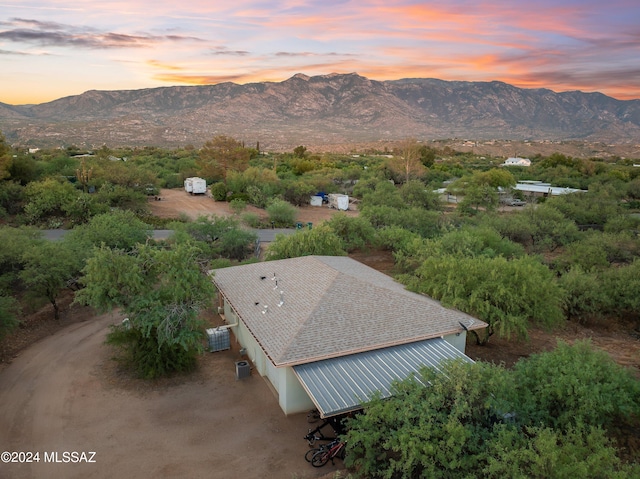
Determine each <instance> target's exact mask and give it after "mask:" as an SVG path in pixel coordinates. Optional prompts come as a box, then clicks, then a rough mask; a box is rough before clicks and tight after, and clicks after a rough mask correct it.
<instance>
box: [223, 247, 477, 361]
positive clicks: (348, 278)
mask: <svg viewBox="0 0 640 479" xmlns="http://www.w3.org/2000/svg"><path fill="white" fill-rule="evenodd" d="M213 281H214V283H215V284H216V286H217V287H218V289H219V290H220V292H221V294H222V295H223V296H224V297H225V298H226V300H227V302H228V303H229V304H230V305H231V307H232V308H233V309H234V310H235V311H236V312H237V314H238V315H239V316H240V318H241V319H242V321H243V322H244V323H245V325H246V326H247V328H248V329H249V330H250V331H251V333H252V334H253V336H254V337H255V338H256V340H257V341H258V342H259V343H260V345H261V346H262V348H263V349H264V351H265V352H266V354H267V355H268V356H269V357H270V358H271V360H272V361H273V363H274V364H275V365H276V366H284V365H295V364H304V363H308V362H311V361H317V360H321V359H327V358H332V357H339V356H344V355H348V354H353V353H357V352H362V351H369V350H373V349H379V348H383V347H388V346H393V345H397V344H406V343H411V342H414V341H420V340H424V339H430V338H434V337H439V336H443V335H446V334H452V333H455V332H459V331H462V326H461V325H460V322H462V323H463V324H464V325H465V326H466V327H467V328H468V329H479V328H483V327H485V326H486V324H485V323H483V322H482V321H480V320H478V319H475V318H473V317H471V316H469V315H467V314H465V313H462V312H460V311H457V310H453V309H448V308H445V307H443V306H442V305H441V304H440V303H439V302H438V301H435V300H433V299H431V298H429V297H427V296H424V295H421V294H417V293H413V292H411V291H407V290H406V289H405V288H404V286H403V285H401V284H400V283H397V282H396V281H394V280H393V279H392V278H391V277H389V276H387V275H385V274H383V273H380V272H378V271H376V270H375V269H373V268H370V267H368V266H366V265H364V264H362V263H359V262H358V261H356V260H353V259H351V258H348V257H345V256H303V257H300V258H291V259H284V260H277V261H268V262H262V263H254V264H249V265H243V266H233V267H229V268H223V269H217V270H215V271H214V276H213ZM281 292H282V293H281ZM281 301H282V303H283V304H282V305H280V306H279V305H278V304H279V303H280V302H281ZM265 306H266V309H265Z"/></svg>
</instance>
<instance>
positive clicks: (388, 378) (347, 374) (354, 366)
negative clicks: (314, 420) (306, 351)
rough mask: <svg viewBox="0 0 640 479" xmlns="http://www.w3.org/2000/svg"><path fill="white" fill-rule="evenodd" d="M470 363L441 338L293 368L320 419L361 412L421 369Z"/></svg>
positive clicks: (386, 395)
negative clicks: (447, 363)
mask: <svg viewBox="0 0 640 479" xmlns="http://www.w3.org/2000/svg"><path fill="white" fill-rule="evenodd" d="M451 359H462V360H464V361H467V362H470V363H472V362H473V360H472V359H471V358H469V357H468V356H466V355H465V354H463V353H461V352H460V351H458V350H457V349H456V348H455V347H454V346H452V345H451V344H449V343H448V342H447V341H445V340H444V339H442V338H434V339H428V340H425V341H418V342H415V343H410V344H403V345H400V346H393V347H389V348H384V349H378V350H374V351H367V352H363V353H357V354H352V355H349V356H343V357H339V358H331V359H325V360H323V361H316V362H313V363H307V364H301V365H298V366H294V367H293V370H294V371H295V373H296V375H297V376H298V379H299V380H300V383H301V384H302V386H303V387H304V389H305V390H306V391H307V393H308V394H309V397H310V398H311V400H312V401H313V402H314V403H315V405H316V407H317V408H318V411H319V412H320V414H321V416H322V417H330V416H335V415H337V414H342V413H345V412H349V411H354V410H357V409H360V408H361V404H362V403H364V402H367V401H368V400H370V399H371V398H372V396H373V395H374V394H375V393H380V395H381V397H383V398H385V397H390V396H391V395H392V391H391V385H392V383H393V382H394V381H396V380H403V379H406V378H407V377H409V376H410V375H411V374H412V373H415V374H416V376H418V375H419V372H420V369H422V368H423V367H425V366H426V367H429V368H434V369H436V370H439V369H440V368H439V365H440V363H441V362H442V361H444V360H451Z"/></svg>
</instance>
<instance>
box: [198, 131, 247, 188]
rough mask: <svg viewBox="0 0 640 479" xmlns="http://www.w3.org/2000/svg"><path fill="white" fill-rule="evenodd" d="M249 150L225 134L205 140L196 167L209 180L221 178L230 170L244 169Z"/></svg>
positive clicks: (224, 179) (225, 178)
mask: <svg viewBox="0 0 640 479" xmlns="http://www.w3.org/2000/svg"><path fill="white" fill-rule="evenodd" d="M250 159H251V151H250V150H249V149H247V148H245V147H244V146H243V145H242V143H241V142H239V141H238V140H235V139H234V138H231V137H229V136H225V135H218V136H216V137H214V138H213V139H211V140H209V141H207V142H206V143H205V144H204V146H203V147H202V149H201V150H200V154H199V156H198V160H197V161H196V167H197V168H198V172H199V174H200V176H202V177H204V178H206V179H207V180H208V181H209V182H213V181H215V180H223V181H224V182H225V183H226V182H227V177H228V175H229V172H231V171H244V170H246V169H247V167H248V166H249V160H250Z"/></svg>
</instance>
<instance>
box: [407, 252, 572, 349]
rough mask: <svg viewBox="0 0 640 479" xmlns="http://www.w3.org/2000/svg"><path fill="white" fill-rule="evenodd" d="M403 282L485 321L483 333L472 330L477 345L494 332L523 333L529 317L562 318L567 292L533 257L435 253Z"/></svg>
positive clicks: (553, 321) (548, 321) (549, 321)
mask: <svg viewBox="0 0 640 479" xmlns="http://www.w3.org/2000/svg"><path fill="white" fill-rule="evenodd" d="M403 281H404V282H405V283H407V284H408V285H409V286H410V287H411V288H412V289H414V290H416V291H418V292H420V293H425V294H428V295H429V296H431V297H433V298H435V299H438V300H441V301H442V303H443V304H445V305H447V306H451V307H454V308H457V309H460V310H461V311H464V312H466V313H469V314H471V315H472V316H476V317H478V318H479V319H482V320H483V321H486V322H487V323H488V324H489V327H488V328H486V329H485V331H484V333H483V334H482V336H481V335H480V334H478V333H477V332H475V331H474V332H473V333H474V334H475V335H476V339H477V342H478V344H485V343H486V342H487V341H488V340H489V337H490V336H492V335H493V334H494V333H496V332H497V333H498V334H499V335H500V336H502V337H507V338H509V337H510V336H512V335H517V336H520V337H523V338H524V337H526V336H527V328H528V325H529V323H530V322H534V323H537V324H541V325H545V326H549V327H550V326H555V325H557V324H558V323H559V322H560V321H561V320H562V319H563V314H562V304H563V300H564V291H563V290H562V289H561V288H560V287H559V285H558V283H557V282H556V281H555V279H554V277H553V273H552V272H551V271H550V270H549V269H548V268H547V267H546V266H544V265H543V264H541V263H540V262H539V261H537V260H536V259H534V258H532V257H529V256H524V257H521V258H517V259H514V260H511V261H508V260H506V259H505V258H503V257H495V258H489V257H484V256H479V257H476V258H468V257H460V256H453V255H446V256H432V257H429V258H427V259H426V260H425V261H424V262H423V263H422V264H421V265H420V266H419V267H418V269H417V270H416V271H415V274H414V275H413V276H404V277H403Z"/></svg>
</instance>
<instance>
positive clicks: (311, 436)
mask: <svg viewBox="0 0 640 479" xmlns="http://www.w3.org/2000/svg"><path fill="white" fill-rule="evenodd" d="M328 425H330V422H329V421H327V420H325V421H324V422H323V423H322V424H320V425H319V426H318V427H316V428H315V429H309V432H308V433H307V435H306V436H305V437H304V439H306V440H307V442H308V443H309V447H311V446H313V445H314V443H315V442H316V441H333V440H334V439H335V437H327V436H325V435H324V434H323V433H322V428H323V427H325V426H328Z"/></svg>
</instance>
